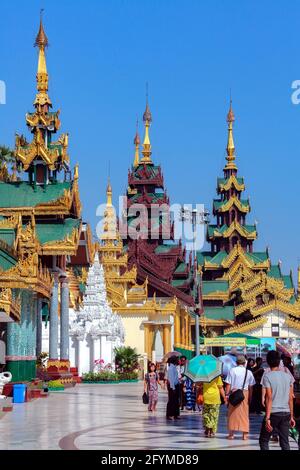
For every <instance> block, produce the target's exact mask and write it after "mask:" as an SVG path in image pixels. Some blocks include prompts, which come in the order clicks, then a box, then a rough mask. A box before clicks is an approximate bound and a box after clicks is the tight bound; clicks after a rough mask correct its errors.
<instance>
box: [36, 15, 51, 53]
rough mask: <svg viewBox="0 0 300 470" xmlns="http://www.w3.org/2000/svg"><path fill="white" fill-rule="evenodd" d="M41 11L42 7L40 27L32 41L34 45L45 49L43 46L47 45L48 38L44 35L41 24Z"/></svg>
mask: <svg viewBox="0 0 300 470" xmlns="http://www.w3.org/2000/svg"><path fill="white" fill-rule="evenodd" d="M43 11H44V9H43V8H42V9H41V12H40V29H39V32H38V34H37V37H36V39H35V43H34V46H38V47H39V48H40V49H41V48H44V49H45V47H48V45H49V42H48V38H47V36H46V33H45V31H44V26H43Z"/></svg>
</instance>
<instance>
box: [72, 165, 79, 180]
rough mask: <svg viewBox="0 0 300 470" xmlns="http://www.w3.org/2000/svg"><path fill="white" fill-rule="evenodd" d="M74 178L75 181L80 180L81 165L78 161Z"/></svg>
mask: <svg viewBox="0 0 300 470" xmlns="http://www.w3.org/2000/svg"><path fill="white" fill-rule="evenodd" d="M73 179H74V181H78V179H79V165H78V163H76V165H75V167H74V175H73Z"/></svg>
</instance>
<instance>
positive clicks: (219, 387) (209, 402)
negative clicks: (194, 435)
mask: <svg viewBox="0 0 300 470" xmlns="http://www.w3.org/2000/svg"><path fill="white" fill-rule="evenodd" d="M221 397H222V398H223V400H224V402H225V403H227V399H226V397H225V392H224V388H223V381H222V379H221V377H220V376H219V377H217V378H216V379H214V380H212V381H211V382H209V383H204V384H203V410H202V420H203V427H204V429H205V433H204V434H205V436H206V437H215V433H216V432H217V429H218V421H219V411H220V405H221Z"/></svg>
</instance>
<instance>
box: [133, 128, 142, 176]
mask: <svg viewBox="0 0 300 470" xmlns="http://www.w3.org/2000/svg"><path fill="white" fill-rule="evenodd" d="M133 143H134V145H135V154H134V162H133V166H134V168H136V167H137V166H139V163H140V154H139V147H140V143H141V141H140V136H139V132H138V120H136V133H135V137H134V140H133Z"/></svg>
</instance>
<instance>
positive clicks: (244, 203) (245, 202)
mask: <svg viewBox="0 0 300 470" xmlns="http://www.w3.org/2000/svg"><path fill="white" fill-rule="evenodd" d="M227 202H228V200H227V199H225V201H221V200H220V199H214V202H213V205H214V209H215V210H218V209H220V207H222V206H224V205H225V204H227ZM240 203H241V204H242V206H244V207H249V201H248V199H241V200H240Z"/></svg>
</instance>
